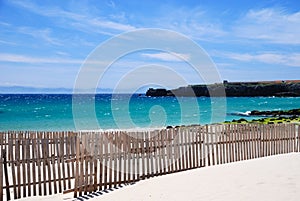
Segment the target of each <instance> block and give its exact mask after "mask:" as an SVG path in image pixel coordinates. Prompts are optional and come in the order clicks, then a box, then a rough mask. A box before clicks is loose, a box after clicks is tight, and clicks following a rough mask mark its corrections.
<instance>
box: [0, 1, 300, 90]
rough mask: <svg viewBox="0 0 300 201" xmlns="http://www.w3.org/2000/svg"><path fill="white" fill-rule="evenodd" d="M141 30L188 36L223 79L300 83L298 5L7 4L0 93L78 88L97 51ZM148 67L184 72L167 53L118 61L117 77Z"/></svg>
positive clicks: (0, 13) (0, 17)
mask: <svg viewBox="0 0 300 201" xmlns="http://www.w3.org/2000/svg"><path fill="white" fill-rule="evenodd" d="M140 28H162V29H169V30H173V31H176V32H179V33H182V34H184V35H186V36H188V37H189V38H191V39H192V40H194V41H195V42H196V43H197V44H199V45H200V46H201V47H202V48H204V50H205V51H206V52H207V53H208V54H209V55H210V56H211V58H212V60H213V61H214V62H215V64H216V66H217V69H218V71H219V73H220V76H221V79H226V80H229V81H249V80H285V79H299V75H300V1H298V0H294V1H276V0H270V1H260V0H253V1H238V0H237V1H229V0H226V1H201V0H197V1H164V0H161V1H136V0H132V1H116V0H115V1H113V0H101V1H96V0H95V1H75V0H73V1H60V0H54V1H53V0H49V1H48V0H44V1H25V0H16V1H14V0H12V1H6V0H4V1H3V0H2V1H0V29H1V31H0V72H1V74H0V86H7V87H10V86H26V87H47V88H58V87H64V88H72V87H73V85H74V82H75V80H76V76H77V74H78V72H79V70H80V67H81V65H82V63H83V62H84V60H85V58H86V57H87V56H88V55H89V54H90V52H91V51H93V50H94V49H95V48H96V47H97V46H98V45H99V44H101V43H103V42H104V41H105V40H107V39H109V38H111V37H113V36H115V35H117V34H121V33H123V32H127V31H133V30H135V29H140ZM149 62H150V63H156V64H160V65H168V66H180V65H184V64H182V62H180V61H176V59H174V58H172V57H170V55H168V54H166V53H164V52H147V51H146V52H141V53H139V54H132V55H129V56H128V57H126V58H124V59H123V60H120V61H118V62H117V63H116V64H115V71H114V72H115V73H118V72H119V73H124V72H126V69H127V68H129V67H130V66H134V65H145V64H147V63H149ZM182 73H186V74H187V76H189V75H190V77H191V79H190V82H189V83H190V84H195V83H199V82H201V81H199V80H197V79H193V72H192V71H189V70H186V71H183V72H182ZM188 74H189V75H188ZM148 76H149V75H148ZM114 79H119V78H118V76H116V77H115V78H113V77H108V78H107V82H105V84H102V85H101V86H100V87H101V88H112V87H113V86H114V85H113V83H114V82H116V81H117V80H114ZM141 79H142V78H141ZM110 82H111V83H110ZM175 85H176V83H174V87H175ZM177 85H179V83H177Z"/></svg>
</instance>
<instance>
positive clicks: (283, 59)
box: [220, 53, 300, 67]
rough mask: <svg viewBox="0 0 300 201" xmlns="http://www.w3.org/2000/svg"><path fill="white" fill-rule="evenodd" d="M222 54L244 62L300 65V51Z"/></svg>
mask: <svg viewBox="0 0 300 201" xmlns="http://www.w3.org/2000/svg"><path fill="white" fill-rule="evenodd" d="M220 56H222V57H225V58H229V59H233V60H238V61H244V62H253V61H254V62H262V63H267V64H280V65H283V66H295V67H300V53H291V54H280V53H262V54H248V53H244V54H242V53H221V54H220Z"/></svg>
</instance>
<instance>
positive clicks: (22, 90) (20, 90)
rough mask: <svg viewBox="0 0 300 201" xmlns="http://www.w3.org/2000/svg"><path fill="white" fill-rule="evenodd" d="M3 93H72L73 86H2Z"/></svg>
mask: <svg viewBox="0 0 300 201" xmlns="http://www.w3.org/2000/svg"><path fill="white" fill-rule="evenodd" d="M112 91H113V90H112V89H109V88H105V89H102V88H99V89H97V93H112ZM0 93H1V94H31V93H32V94H39V93H44V94H71V93H73V89H72V88H40V87H23V86H0Z"/></svg>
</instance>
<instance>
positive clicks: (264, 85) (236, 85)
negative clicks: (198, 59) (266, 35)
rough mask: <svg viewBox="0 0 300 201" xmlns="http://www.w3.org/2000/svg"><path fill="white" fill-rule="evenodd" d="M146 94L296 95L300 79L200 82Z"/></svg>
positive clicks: (188, 95) (299, 87)
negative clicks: (206, 83)
mask: <svg viewBox="0 0 300 201" xmlns="http://www.w3.org/2000/svg"><path fill="white" fill-rule="evenodd" d="M146 96H151V97H159V96H183V97H194V96H196V97H201V96H204V97H223V96H227V97H257V96H264V97H270V96H275V97H298V96H300V80H284V81H262V82H228V81H224V82H223V83H216V84H210V85H205V84H200V85H189V86H185V87H179V88H177V89H172V90H167V89H163V88H160V89H153V88H150V89H148V90H147V92H146Z"/></svg>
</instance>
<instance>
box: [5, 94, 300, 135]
mask: <svg viewBox="0 0 300 201" xmlns="http://www.w3.org/2000/svg"><path fill="white" fill-rule="evenodd" d="M214 102H217V104H216V105H217V107H216V108H214V107H215V106H214V104H213V103H214ZM219 102H220V104H218V103H219ZM91 103H93V104H94V105H93V104H92V105H90V104H91ZM72 104H73V105H72ZM72 107H73V109H74V107H75V108H77V109H76V111H77V112H76V115H75V116H76V121H75V122H74V119H73V117H74V114H73V111H72ZM92 107H94V109H95V115H91V111H89V108H92ZM299 107H300V98H299V97H293V98H278V97H238V98H237V97H228V98H213V99H210V98H208V97H198V98H187V97H186V98H183V97H182V98H175V97H145V96H140V95H138V94H134V95H126V94H119V95H111V94H97V95H96V96H91V95H80V96H79V98H78V99H77V101H76V102H72V95H69V94H68V95H66V94H59V95H55V94H47V95H46V94H34V95H30V94H15V95H4V94H1V95H0V130H2V131H4V130H53V131H56V130H78V129H80V130H82V129H87V130H95V129H99V128H100V129H132V128H161V127H165V126H168V125H172V126H174V125H190V124H209V123H218V122H222V121H225V120H233V119H239V118H241V117H240V116H238V115H235V114H238V113H245V112H247V111H251V110H289V109H293V108H299ZM213 109H214V110H216V112H215V113H214V114H213V115H214V116H213V115H212V110H213ZM218 109H219V110H220V112H218ZM224 111H225V113H224ZM93 116H95V117H96V119H93ZM243 118H246V119H253V118H255V117H243ZM95 121H96V122H97V124H95Z"/></svg>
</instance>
